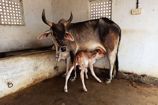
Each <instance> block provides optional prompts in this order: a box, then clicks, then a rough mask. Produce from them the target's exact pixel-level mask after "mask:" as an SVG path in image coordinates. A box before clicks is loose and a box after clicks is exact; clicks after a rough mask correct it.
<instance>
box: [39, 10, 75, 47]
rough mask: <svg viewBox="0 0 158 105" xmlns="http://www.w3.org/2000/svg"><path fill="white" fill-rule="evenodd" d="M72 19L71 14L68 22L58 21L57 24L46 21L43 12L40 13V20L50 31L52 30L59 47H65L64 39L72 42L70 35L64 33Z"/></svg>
mask: <svg viewBox="0 0 158 105" xmlns="http://www.w3.org/2000/svg"><path fill="white" fill-rule="evenodd" d="M72 19H73V16H72V13H71V15H70V18H69V19H68V20H65V19H61V20H59V21H58V23H54V22H51V21H48V20H47V19H46V16H45V10H43V12H42V20H43V22H44V23H45V24H47V25H48V26H49V27H50V30H52V35H53V36H54V37H55V39H56V41H57V43H58V45H59V46H65V43H64V41H65V39H67V40H70V41H73V37H72V35H71V34H69V33H68V32H67V31H66V30H67V28H68V26H69V25H70V24H71V21H72Z"/></svg>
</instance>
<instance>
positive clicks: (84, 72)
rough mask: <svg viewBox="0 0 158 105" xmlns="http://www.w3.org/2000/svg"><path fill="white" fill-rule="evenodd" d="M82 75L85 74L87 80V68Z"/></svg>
mask: <svg viewBox="0 0 158 105" xmlns="http://www.w3.org/2000/svg"><path fill="white" fill-rule="evenodd" d="M84 73H85V76H86V79H88V74H87V73H88V69H87V68H86V69H85V72H84Z"/></svg>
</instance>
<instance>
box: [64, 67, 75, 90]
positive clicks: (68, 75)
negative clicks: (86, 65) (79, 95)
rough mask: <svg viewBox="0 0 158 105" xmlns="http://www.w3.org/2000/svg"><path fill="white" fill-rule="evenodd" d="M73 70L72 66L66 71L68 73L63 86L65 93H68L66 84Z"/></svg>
mask: <svg viewBox="0 0 158 105" xmlns="http://www.w3.org/2000/svg"><path fill="white" fill-rule="evenodd" d="M73 69H74V66H72V67H71V68H70V70H69V71H68V73H67V74H66V78H65V86H64V91H65V92H68V89H67V83H68V80H69V78H70V75H71V73H72V70H73Z"/></svg>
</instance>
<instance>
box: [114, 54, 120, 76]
mask: <svg viewBox="0 0 158 105" xmlns="http://www.w3.org/2000/svg"><path fill="white" fill-rule="evenodd" d="M115 70H116V71H115V77H116V78H117V76H118V72H119V61H118V54H116V60H115Z"/></svg>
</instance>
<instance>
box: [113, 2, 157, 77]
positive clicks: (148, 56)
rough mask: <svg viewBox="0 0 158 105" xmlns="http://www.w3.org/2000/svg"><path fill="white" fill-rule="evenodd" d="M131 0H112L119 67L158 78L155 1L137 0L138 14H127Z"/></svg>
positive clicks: (133, 4) (132, 6)
mask: <svg viewBox="0 0 158 105" xmlns="http://www.w3.org/2000/svg"><path fill="white" fill-rule="evenodd" d="M135 2H136V1H135V0H128V1H127V0H113V20H114V21H116V22H117V23H118V24H119V25H120V26H121V28H122V41H121V48H120V53H119V55H120V67H121V69H122V70H125V71H129V72H135V73H138V74H148V75H152V76H156V77H158V59H157V58H158V24H157V23H158V15H157V14H158V6H157V4H158V1H156V0H153V1H150V0H140V8H142V13H141V14H140V15H131V14H130V10H131V9H133V8H135Z"/></svg>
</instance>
